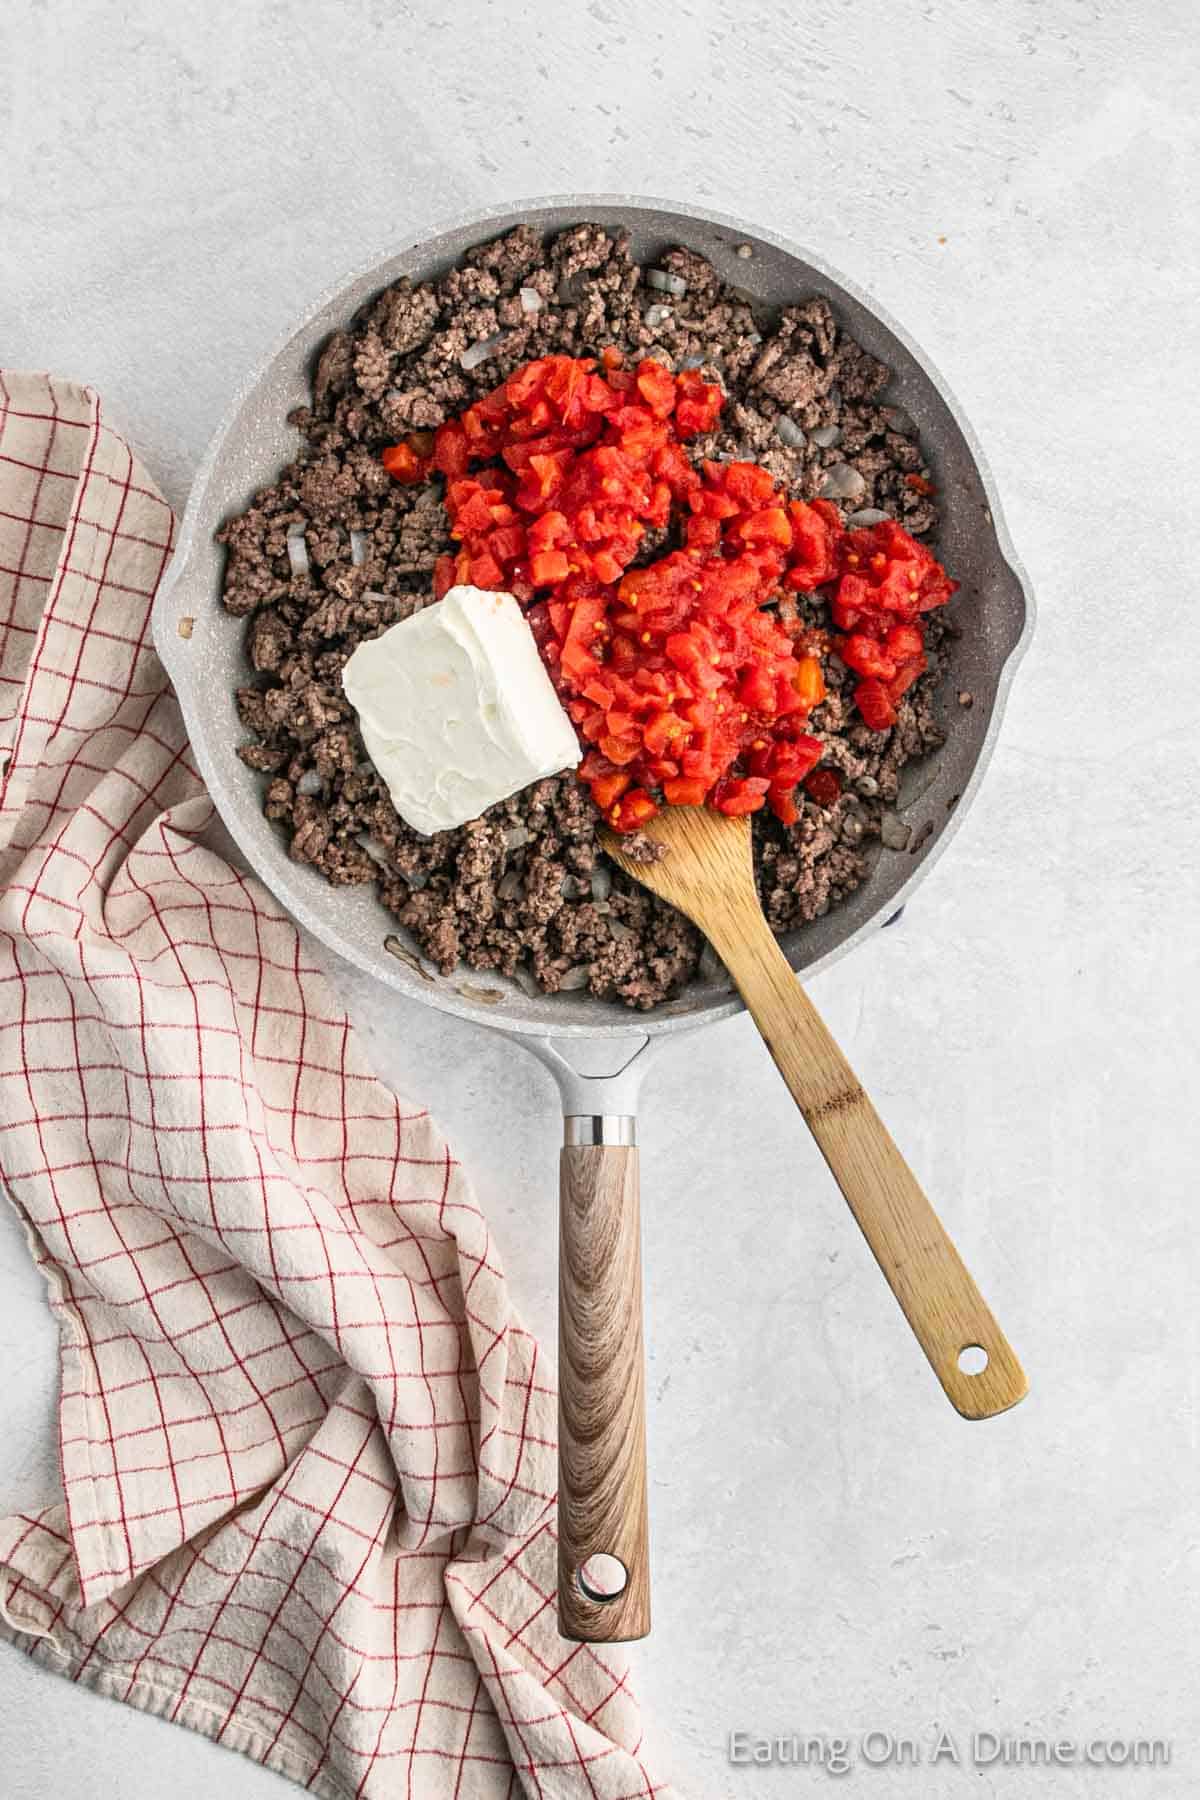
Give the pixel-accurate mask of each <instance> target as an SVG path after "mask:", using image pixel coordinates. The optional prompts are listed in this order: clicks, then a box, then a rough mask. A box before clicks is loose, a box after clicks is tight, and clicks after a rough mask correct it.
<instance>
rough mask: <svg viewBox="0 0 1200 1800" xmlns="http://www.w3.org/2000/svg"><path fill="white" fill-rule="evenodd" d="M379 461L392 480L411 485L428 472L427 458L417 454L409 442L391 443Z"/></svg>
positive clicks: (423, 477)
mask: <svg viewBox="0 0 1200 1800" xmlns="http://www.w3.org/2000/svg"><path fill="white" fill-rule="evenodd" d="M379 460H380V462H381V463H382V464H383V466H384V468H385V469H386V470H387V472H388V474H389V475H390V476H391V477H392V479H393V481H399V482H401V483H403V485H404V486H405V487H411V486H412V485H413V483H414V482H417V481H424V479H425V477H426V475H427V474H428V473H429V458H428V457H425V456H418V455H417V452H416V451H415V450H414V449H413V447H412V445H411V443H408V442H407V441H406V442H405V443H403V444H392V445H390V446H389V448H388V449H386V450H385V451H384V452H383V454H382V456H381V457H380V459H379Z"/></svg>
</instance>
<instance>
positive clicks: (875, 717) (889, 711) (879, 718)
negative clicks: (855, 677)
mask: <svg viewBox="0 0 1200 1800" xmlns="http://www.w3.org/2000/svg"><path fill="white" fill-rule="evenodd" d="M854 704H855V705H856V706H857V707H858V710H859V712H860V713H861V714H862V716H863V723H864V724H865V725H867V726H869V727H870V729H871V730H872V731H887V730H889V729H890V728H891V726H893V725H894V724H895V723H896V708H895V707H894V706H893V704H892V698H891V695H890V694H889V693H888V691H887V689H886V688H885V687H884V685H883V683H882V681H876V680H870V679H868V680H867V681H860V682H859V684H858V686H857V687H856V688H855V690H854Z"/></svg>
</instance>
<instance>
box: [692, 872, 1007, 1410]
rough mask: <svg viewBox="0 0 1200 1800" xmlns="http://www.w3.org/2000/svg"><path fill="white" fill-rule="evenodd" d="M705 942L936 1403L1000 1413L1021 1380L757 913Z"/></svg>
mask: <svg viewBox="0 0 1200 1800" xmlns="http://www.w3.org/2000/svg"><path fill="white" fill-rule="evenodd" d="M714 942H715V947H716V949H717V950H718V951H719V952H720V954H721V956H722V958H723V960H724V961H725V963H726V966H727V967H728V969H729V972H730V974H731V975H732V976H733V978H734V980H735V981H736V983H737V985H738V988H739V989H740V991H741V994H742V997H743V999H744V1000H745V1002H746V1005H747V1006H748V1008H749V1009H750V1012H751V1014H752V1016H753V1018H754V1021H755V1023H756V1024H757V1026H758V1028H759V1030H760V1031H761V1032H762V1035H763V1037H764V1039H765V1040H766V1044H767V1048H768V1049H769V1050H770V1052H771V1055H772V1056H773V1057H774V1059H775V1063H776V1066H777V1067H778V1069H779V1072H780V1074H781V1075H782V1076H783V1079H784V1080H785V1081H786V1082H787V1084H788V1086H789V1088H790V1089H791V1090H792V1094H793V1097H794V1098H795V1101H796V1104H797V1106H798V1107H799V1108H800V1111H801V1112H802V1113H803V1114H804V1118H805V1120H806V1122H807V1124H808V1127H809V1129H810V1130H811V1132H812V1134H813V1136H814V1137H815V1138H816V1140H817V1143H818V1145H819V1146H820V1149H821V1152H822V1154H823V1156H824V1158H825V1161H826V1162H827V1163H828V1164H829V1167H830V1170H831V1171H832V1174H833V1178H834V1180H835V1181H836V1182H837V1184H838V1186H839V1187H840V1188H841V1190H842V1193H843V1194H844V1195H845V1197H846V1200H847V1201H848V1202H849V1206H850V1210H851V1212H852V1213H853V1214H854V1217H855V1218H856V1219H857V1220H858V1223H859V1225H860V1226H861V1227H862V1232H863V1236H864V1237H865V1238H866V1240H867V1243H868V1244H869V1245H870V1247H871V1250H872V1251H873V1253H874V1255H875V1259H876V1261H877V1262H878V1264H879V1266H880V1268H881V1269H882V1270H883V1273H884V1275H885V1276H886V1277H887V1280H888V1284H889V1286H890V1287H891V1290H892V1292H893V1293H894V1294H895V1296H896V1298H897V1300H898V1301H899V1302H900V1305H901V1307H902V1308H903V1310H904V1316H905V1317H906V1319H907V1320H908V1322H909V1324H910V1325H911V1326H912V1328H913V1331H914V1332H915V1333H916V1336H917V1339H918V1341H919V1342H920V1345H921V1348H922V1349H923V1350H924V1352H925V1354H926V1356H927V1357H928V1358H929V1361H930V1363H931V1365H932V1367H933V1371H934V1374H935V1375H936V1376H937V1378H938V1380H939V1381H940V1382H941V1384H942V1386H943V1388H944V1389H945V1391H946V1394H947V1397H948V1398H949V1400H950V1401H951V1403H952V1405H953V1406H955V1407H956V1408H957V1410H958V1411H959V1412H960V1413H961V1414H962V1415H963V1417H964V1418H967V1419H988V1418H991V1417H993V1416H994V1415H995V1414H996V1413H1001V1412H1006V1411H1007V1410H1008V1408H1009V1407H1010V1406H1015V1405H1016V1404H1017V1402H1018V1401H1019V1400H1021V1399H1023V1398H1024V1396H1025V1394H1026V1393H1027V1391H1028V1386H1029V1384H1028V1382H1027V1381H1026V1379H1025V1372H1024V1370H1023V1369H1022V1368H1021V1365H1020V1363H1019V1362H1018V1361H1017V1358H1016V1356H1015V1354H1014V1352H1013V1350H1012V1347H1011V1345H1010V1344H1009V1342H1008V1340H1007V1338H1006V1337H1005V1336H1004V1333H1003V1332H1002V1331H1001V1329H1000V1327H999V1325H998V1324H997V1323H996V1320H995V1319H994V1317H993V1316H992V1313H991V1310H990V1309H989V1307H988V1305H987V1303H986V1301H985V1300H984V1298H983V1296H982V1295H981V1294H980V1292H979V1289H978V1288H977V1287H976V1286H975V1283H974V1282H973V1281H972V1279H971V1277H970V1275H969V1274H968V1272H967V1270H966V1268H965V1266H964V1264H963V1262H962V1260H961V1258H960V1257H959V1254H958V1252H957V1250H956V1249H955V1248H954V1245H953V1244H952V1243H951V1241H950V1238H949V1237H948V1235H947V1233H946V1230H945V1228H944V1226H943V1225H942V1223H941V1220H940V1219H939V1218H938V1216H937V1214H936V1213H935V1212H934V1210H933V1207H932V1206H931V1205H930V1204H929V1201H928V1200H927V1199H926V1197H925V1194H924V1193H923V1192H922V1190H921V1187H920V1186H919V1184H918V1182H917V1180H916V1177H915V1176H914V1175H913V1172H912V1170H911V1169H910V1168H909V1166H908V1164H907V1163H906V1162H905V1160H904V1158H903V1157H902V1156H901V1154H900V1152H899V1150H897V1148H896V1146H895V1144H894V1143H893V1142H892V1139H891V1137H890V1136H889V1134H888V1131H887V1128H886V1126H885V1125H884V1123H883V1121H882V1119H881V1118H880V1117H879V1114H878V1113H877V1112H876V1111H875V1108H874V1107H873V1106H872V1104H871V1102H870V1100H869V1099H868V1097H867V1095H866V1094H865V1093H864V1092H863V1089H862V1087H861V1085H860V1084H859V1081H858V1078H857V1076H856V1075H855V1073H854V1071H853V1069H852V1068H851V1067H850V1065H849V1063H848V1062H847V1061H846V1058H845V1057H844V1056H843V1055H842V1052H841V1050H840V1049H839V1048H838V1046H837V1044H836V1043H835V1041H834V1039H833V1037H832V1035H831V1033H830V1031H829V1029H828V1027H827V1026H826V1024H825V1022H824V1020H823V1019H822V1018H821V1016H820V1014H819V1013H818V1012H817V1010H816V1008H815V1007H814V1005H813V1003H812V1001H811V1000H810V999H809V998H808V995H807V994H806V993H805V992H804V989H803V988H802V987H801V986H800V983H799V982H798V981H797V980H796V977H795V975H794V973H793V972H792V969H791V967H790V966H789V964H788V961H787V958H786V957H785V956H784V955H783V952H782V951H781V950H780V948H779V946H778V944H777V943H776V942H775V938H774V936H773V935H772V933H771V930H770V927H769V926H768V925H767V923H766V921H765V920H764V919H763V916H762V914H761V912H759V911H758V908H757V906H755V907H754V909H753V910H751V909H750V908H748V907H747V908H742V909H741V910H740V911H739V912H738V914H737V915H736V917H734V918H733V919H731V921H730V929H729V930H728V931H725V930H722V931H721V932H720V937H719V940H714ZM972 1349H974V1350H975V1351H976V1353H977V1352H978V1351H979V1350H982V1351H983V1352H985V1354H986V1358H987V1362H986V1366H985V1367H984V1368H983V1369H982V1370H981V1371H980V1372H978V1373H969V1372H967V1369H964V1368H963V1367H961V1366H960V1363H959V1357H960V1355H961V1354H962V1353H963V1352H964V1351H969V1350H972ZM972 1360H973V1361H974V1363H976V1364H978V1362H979V1361H980V1358H979V1357H978V1354H976V1355H975V1357H974V1358H973V1359H972V1358H970V1357H967V1358H964V1361H966V1362H967V1364H968V1368H969V1367H970V1366H971V1362H972Z"/></svg>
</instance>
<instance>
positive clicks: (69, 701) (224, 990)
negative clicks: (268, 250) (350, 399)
mask: <svg viewBox="0 0 1200 1800" xmlns="http://www.w3.org/2000/svg"><path fill="white" fill-rule="evenodd" d="M172 526H173V522H172V518H171V514H170V511H169V509H168V507H167V505H166V503H165V502H164V501H163V499H162V498H161V496H160V495H159V494H158V493H157V492H156V490H155V487H154V484H153V482H152V481H151V480H150V478H149V477H148V476H147V474H146V472H145V470H144V469H143V468H142V467H141V466H140V464H139V463H138V462H137V460H136V458H135V457H134V456H133V455H132V454H131V452H130V450H129V449H128V447H127V446H126V444H125V443H124V442H123V441H122V439H121V438H120V436H118V435H117V434H116V433H115V432H114V431H113V430H112V429H111V428H110V427H109V426H108V425H106V424H105V423H104V421H103V418H102V415H101V408H100V403H99V401H98V399H97V397H96V395H95V394H94V393H92V392H91V391H90V390H89V389H87V388H85V387H81V386H79V385H77V384H74V383H71V382H65V381H61V380H55V379H52V378H49V377H46V376H42V375H27V374H19V375H18V374H6V375H3V376H0V772H2V775H0V779H2V787H0V886H2V889H3V892H2V895H0V1181H2V1183H3V1186H4V1188H5V1191H6V1193H7V1195H8V1197H9V1199H10V1200H11V1201H12V1202H13V1204H14V1205H15V1206H16V1208H17V1211H18V1213H19V1214H20V1216H21V1218H22V1219H23V1221H24V1224H25V1228H26V1231H27V1233H28V1237H29V1242H30V1245H31V1247H32V1250H33V1254H34V1256H35V1257H36V1259H37V1261H38V1263H39V1264H40V1266H41V1268H42V1269H43V1271H44V1274H45V1276H46V1280H47V1283H48V1286H49V1292H50V1300H51V1305H52V1306H53V1308H54V1311H55V1313H56V1315H57V1319H58V1324H59V1329H60V1334H61V1364H62V1368H61V1376H62V1388H61V1405H60V1417H59V1442H60V1459H61V1471H62V1493H61V1496H60V1497H58V1498H56V1499H53V1500H52V1501H51V1502H50V1503H49V1504H47V1505H45V1506H43V1507H41V1508H40V1509H36V1510H33V1509H31V1510H30V1511H28V1512H23V1513H18V1514H16V1515H15V1516H13V1517H10V1518H8V1519H3V1520H0V1631H2V1632H3V1633H4V1635H5V1636H7V1637H8V1638H10V1639H11V1640H12V1641H13V1642H14V1643H15V1644H17V1645H18V1646H20V1647H21V1648H22V1649H24V1650H25V1651H26V1652H27V1653H28V1654H29V1655H30V1656H31V1657H33V1658H34V1659H35V1661H37V1662H40V1663H42V1664H43V1665H44V1666H45V1667H46V1668H48V1669H53V1670H56V1671H57V1672H59V1673H61V1674H64V1675H66V1676H68V1677H69V1678H70V1679H72V1680H75V1681H79V1682H83V1683H86V1684H87V1685H88V1686H90V1687H93V1688H96V1689H98V1690H99V1691H100V1692H102V1693H105V1694H109V1695H113V1696H116V1697H117V1698H118V1699H122V1700H125V1701H128V1702H129V1703H130V1704H132V1705H134V1706H139V1707H143V1708H145V1709H146V1710H147V1711H149V1712H153V1713H157V1714H159V1715H161V1716H163V1717H165V1718H168V1719H174V1720H177V1721H178V1722H179V1723H181V1724H185V1725H189V1726H191V1727H192V1728H193V1729H195V1730H197V1731H201V1732H204V1733H205V1734H206V1735H207V1736H209V1737H211V1738H213V1739H214V1740H215V1741H217V1742H218V1743H221V1744H227V1745H230V1746H232V1747H233V1748H235V1749H239V1750H242V1751H244V1752H245V1753H246V1754H247V1755H249V1756H252V1757H255V1758H256V1759H257V1760H258V1761H260V1762H262V1763H265V1764H268V1765H269V1766H270V1767H272V1768H274V1769H277V1770H279V1771H281V1772H282V1773H283V1774H285V1775H288V1776H291V1777H292V1778H293V1779H294V1780H296V1781H298V1782H300V1783H301V1784H302V1785H304V1786H305V1787H307V1788H308V1789H310V1790H311V1791H312V1792H313V1793H315V1794H321V1795H330V1796H337V1797H338V1800H342V1797H344V1796H364V1797H367V1800H371V1797H374V1796H392V1795H404V1796H410V1797H411V1796H416V1797H422V1796H438V1797H439V1800H441V1797H442V1796H447V1795H452V1796H468V1795H469V1796H473V1797H474V1796H492V1795H496V1796H499V1795H511V1794H512V1793H514V1792H515V1791H519V1789H520V1788H523V1789H524V1790H525V1791H526V1792H527V1793H528V1794H530V1795H536V1796H562V1797H564V1800H567V1797H573V1796H576V1795H579V1796H585V1795H586V1796H587V1797H588V1800H627V1797H630V1800H631V1797H632V1796H634V1795H643V1796H650V1795H653V1794H655V1793H657V1792H659V1791H660V1790H661V1784H656V1783H655V1782H654V1781H652V1778H651V1776H650V1774H649V1773H648V1772H647V1770H646V1768H645V1766H644V1764H643V1761H642V1757H641V1753H640V1745H641V1729H640V1724H639V1716H638V1711H637V1707H636V1705H635V1702H634V1699H633V1697H632V1695H631V1692H630V1687H629V1681H628V1672H627V1665H626V1662H625V1660H624V1657H623V1654H622V1653H621V1652H620V1651H618V1650H615V1649H610V1648H604V1647H600V1648H595V1649H593V1648H590V1647H585V1646H581V1645H576V1644H569V1643H566V1642H564V1641H563V1640H562V1639H561V1638H560V1637H559V1636H558V1634H557V1630H556V1626H555V1614H554V1580H555V1577H554V1561H555V1543H554V1505H553V1499H554V1482H555V1449H554V1433H555V1408H554V1394H553V1383H552V1374H551V1371H550V1370H549V1369H548V1367H547V1364H546V1360H545V1357H544V1356H543V1354H542V1353H541V1351H540V1350H539V1348H538V1345H537V1344H536V1342H535V1341H534V1340H533V1339H532V1338H531V1337H530V1336H529V1334H528V1333H527V1332H525V1331H524V1330H522V1328H521V1325H520V1322H519V1320H518V1319H517V1317H516V1316H515V1314H514V1312H513V1309H512V1305H511V1302H510V1300H509V1296H508V1293H507V1290H506V1288H505V1283H504V1277H503V1274H502V1271H501V1268H500V1263H499V1260H498V1257H497V1253H496V1248H495V1245H494V1244H493V1242H492V1239H491V1235H490V1233H489V1231H488V1227H487V1222H486V1220H485V1219H484V1218H483V1216H482V1215H481V1213H480V1211H479V1209H478V1207H477V1205H476V1204H475V1201H474V1199H473V1197H472V1194H471V1190H470V1187H469V1186H468V1184H467V1182H466V1180H465V1178H464V1176H463V1174H462V1172H461V1170H460V1169H459V1168H458V1166H457V1164H456V1163H455V1161H454V1158H453V1156H452V1155H451V1153H450V1151H449V1150H448V1149H447V1147H446V1145H445V1144H444V1143H443V1141H442V1139H441V1138H440V1137H439V1136H438V1133H437V1131H436V1130H435V1128H434V1126H433V1125H432V1124H431V1123H430V1120H429V1118H428V1116H427V1115H426V1113H425V1112H424V1111H423V1110H422V1109H421V1108H419V1107H417V1106H414V1105H410V1104H407V1103H406V1102H404V1101H401V1100H397V1098H396V1097H395V1095H393V1094H392V1093H390V1092H389V1091H388V1090H387V1089H385V1088H384V1087H382V1086H381V1085H380V1084H379V1083H378V1082H377V1081H375V1080H374V1079H373V1077H372V1075H371V1073H370V1070H369V1069H368V1068H367V1066H366V1063H365V1061H364V1059H363V1056H362V1054H361V1052H360V1050H359V1048H358V1045H357V1043H356V1042H355V1039H354V1036H353V1033H352V1032H351V1030H350V1028H349V1025H348V1022H347V1020H346V1019H345V1017H344V1016H343V1015H342V1012H341V1010H340V1008H339V1006H338V1002H337V998H336V996H335V994H334V993H333V992H332V991H331V989H330V987H329V985H328V983H327V981H326V980H325V978H324V976H323V975H322V973H321V971H320V969H319V968H318V967H317V965H316V963H315V961H314V959H313V956H312V953H311V951H310V949H309V947H308V946H307V944H306V943H305V942H304V941H303V940H302V939H301V938H300V936H299V934H298V932H297V930H296V927H295V925H294V924H293V923H292V922H291V920H290V919H288V918H287V917H286V916H285V915H284V914H283V913H282V912H281V911H280V909H279V907H278V906H277V905H276V904H275V903H274V902H273V901H272V899H271V898H270V896H269V895H268V894H267V893H266V892H265V891H264V889H263V888H262V887H260V886H259V884H258V883H257V882H256V881H254V880H252V879H250V878H248V877H247V876H246V875H245V874H244V873H243V872H242V871H241V870H240V869H238V868H236V867H234V866H232V865H231V864H230V863H229V862H227V861H225V860H224V859H223V857H222V855H221V854H220V851H219V849H218V848H217V847H215V846H218V845H219V844H220V842H221V841H222V840H221V838H220V835H219V832H218V831H217V830H215V827H216V820H215V817H214V812H213V807H212V804H211V802H210V801H209V799H208V798H207V796H206V794H205V792H204V789H203V787H202V785H201V783H200V781H199V779H198V777H197V775H196V772H195V770H194V768H193V767H192V765H191V763H190V760H189V756H188V745H187V739H186V737H185V734H184V730H183V724H182V721H181V718H180V714H179V709H178V707H177V705H176V703H175V700H174V698H173V696H172V694H171V691H170V688H169V686H168V684H167V681H166V678H165V676H164V674H163V671H162V668H161V666H160V664H159V663H158V660H157V658H156V657H155V654H154V649H153V646H152V643H151V639H150V607H151V602H152V600H153V596H154V592H155V588H156V587H157V584H158V582H159V581H160V580H161V578H162V575H163V571H164V569H165V567H166V565H167V561H168V559H169V557H170V554H171V540H172ZM249 778H250V777H249V776H248V779H249Z"/></svg>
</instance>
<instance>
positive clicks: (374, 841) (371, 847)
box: [355, 832, 388, 869]
mask: <svg viewBox="0 0 1200 1800" xmlns="http://www.w3.org/2000/svg"><path fill="white" fill-rule="evenodd" d="M355 842H356V843H357V845H358V847H359V849H360V850H365V851H366V853H367V855H368V856H369V857H370V859H371V861H372V862H373V863H378V865H379V867H380V868H381V869H386V868H387V866H388V853H387V851H386V850H385V849H384V847H383V845H382V844H381V843H380V842H379V839H378V838H373V837H368V836H367V834H366V833H365V832H364V833H363V834H362V835H361V836H360V837H358V838H356V839H355Z"/></svg>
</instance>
